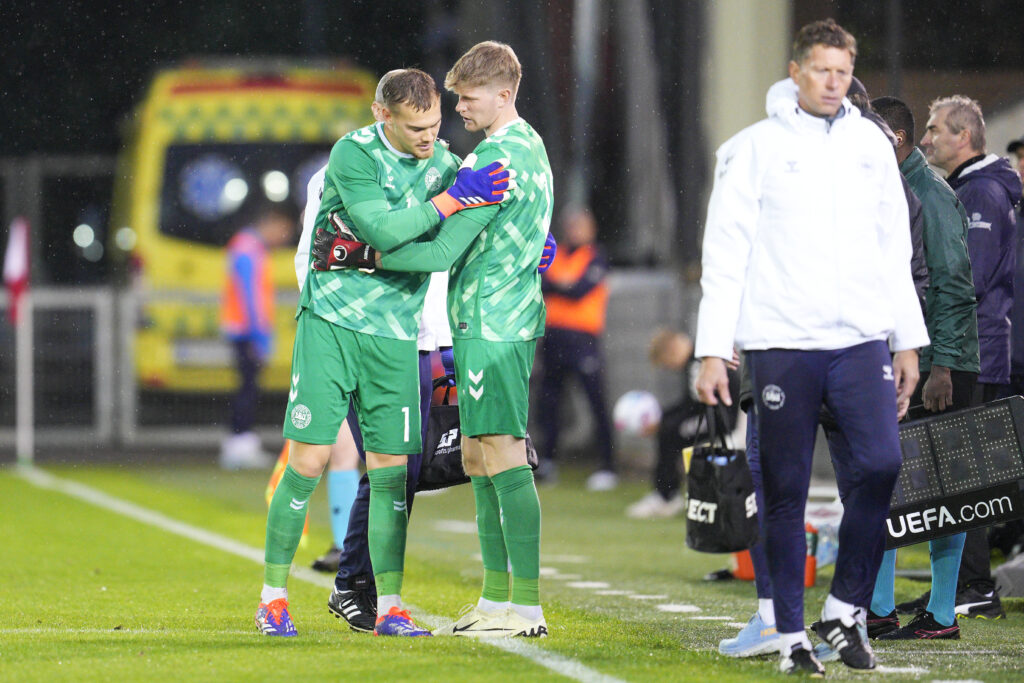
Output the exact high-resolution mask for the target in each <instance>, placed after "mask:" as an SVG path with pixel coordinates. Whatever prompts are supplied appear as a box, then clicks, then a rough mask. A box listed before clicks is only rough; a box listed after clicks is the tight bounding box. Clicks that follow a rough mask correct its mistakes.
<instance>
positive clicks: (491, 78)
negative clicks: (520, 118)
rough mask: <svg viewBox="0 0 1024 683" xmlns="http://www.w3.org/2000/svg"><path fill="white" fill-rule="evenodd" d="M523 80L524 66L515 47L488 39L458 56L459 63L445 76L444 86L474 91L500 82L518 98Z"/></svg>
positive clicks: (451, 88)
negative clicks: (517, 93) (466, 88)
mask: <svg viewBox="0 0 1024 683" xmlns="http://www.w3.org/2000/svg"><path fill="white" fill-rule="evenodd" d="M522 77H523V67H522V66H521V65H520V64H519V58H518V57H516V53H515V52H514V51H513V50H512V48H511V47H509V46H508V45H506V44H505V43H499V42H496V41H493V40H485V41H484V42H482V43H477V44H476V45H474V46H473V47H472V48H470V50H469V52H467V53H466V54H464V55H462V56H461V57H459V61H457V62H455V66H453V67H452V69H451V71H449V72H448V75H447V76H445V78H444V87H445V88H447V89H448V90H454V89H455V88H458V87H470V88H473V87H476V86H480V85H490V84H491V83H497V84H500V85H507V86H509V87H510V88H511V89H512V94H513V95H515V93H516V91H517V90H519V80H520V79H521V78H522Z"/></svg>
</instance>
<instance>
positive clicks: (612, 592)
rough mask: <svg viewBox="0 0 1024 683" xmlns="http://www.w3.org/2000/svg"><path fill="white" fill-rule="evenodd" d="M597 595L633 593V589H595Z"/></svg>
mask: <svg viewBox="0 0 1024 683" xmlns="http://www.w3.org/2000/svg"><path fill="white" fill-rule="evenodd" d="M594 593H595V594H596V595H633V591H630V590H620V589H617V588H613V589H611V590H606V591H594Z"/></svg>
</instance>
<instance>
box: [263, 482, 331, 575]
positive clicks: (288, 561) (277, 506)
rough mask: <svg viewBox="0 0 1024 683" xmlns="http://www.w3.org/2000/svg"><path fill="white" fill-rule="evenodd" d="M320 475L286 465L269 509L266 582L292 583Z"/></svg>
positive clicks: (265, 555)
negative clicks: (291, 574)
mask: <svg viewBox="0 0 1024 683" xmlns="http://www.w3.org/2000/svg"><path fill="white" fill-rule="evenodd" d="M319 481H320V477H319V476H317V477H304V476H302V475H301V474H299V473H298V472H296V471H295V470H294V469H292V466H291V465H288V466H287V467H285V468H284V474H283V475H281V481H280V483H278V485H277V490H276V491H274V497H273V498H272V499H271V501H270V510H268V511H267V540H266V545H265V546H264V548H263V562H264V564H263V583H265V584H267V585H268V586H273V587H274V588H284V587H285V586H286V585H287V584H288V570H289V569H291V566H292V559H293V558H294V557H295V549H296V548H298V547H299V541H300V540H302V528H303V527H304V526H305V525H306V511H307V510H308V509H309V497H310V496H311V495H313V491H314V490H315V489H316V485H317V483H318V482H319Z"/></svg>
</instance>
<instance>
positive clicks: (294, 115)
mask: <svg viewBox="0 0 1024 683" xmlns="http://www.w3.org/2000/svg"><path fill="white" fill-rule="evenodd" d="M375 86H376V78H375V77H374V76H373V75H372V74H370V73H369V72H367V71H364V70H362V69H357V68H352V67H350V66H343V65H325V64H318V65H315V66H308V65H307V66H295V65H281V64H270V65H268V64H260V63H256V62H247V63H243V64H240V65H216V64H195V65H191V66H185V67H182V68H174V69H168V70H165V71H162V72H160V73H158V74H157V76H156V77H155V78H154V80H153V82H152V85H151V86H150V87H149V90H148V92H147V94H146V96H145V98H144V101H143V102H142V103H141V105H140V106H139V107H138V109H137V110H136V112H135V114H134V116H133V119H132V121H131V122H130V134H129V136H128V143H127V145H126V147H125V149H124V151H123V153H122V154H121V156H120V158H119V161H118V171H117V179H116V184H115V194H114V207H113V212H112V215H113V224H112V225H111V231H110V234H111V235H112V239H113V240H114V241H115V244H114V245H112V246H115V247H116V248H115V250H114V251H115V252H116V251H119V250H120V251H122V252H129V253H130V254H131V264H132V273H133V277H132V279H133V286H134V287H135V288H136V292H137V293H138V294H139V301H140V302H141V305H140V308H139V309H138V329H137V332H136V335H135V339H134V358H135V372H136V379H137V381H138V386H139V388H140V389H142V390H147V389H149V390H158V391H172V392H200V393H205V392H223V391H229V390H231V389H232V388H233V387H234V386H235V382H236V378H235V371H234V368H233V360H232V355H231V352H230V347H229V346H228V345H227V344H226V343H225V341H224V340H223V339H222V337H221V334H220V329H219V303H220V294H221V292H222V290H223V285H224V279H225V277H226V254H225V245H226V244H227V242H228V240H229V239H230V238H231V236H232V235H233V234H234V233H235V232H236V231H237V230H238V229H239V228H240V227H242V226H241V224H240V221H241V218H242V216H244V214H245V212H246V209H247V207H251V206H253V205H254V203H256V202H266V201H267V200H269V201H272V202H280V205H283V206H287V207H288V208H289V209H290V210H291V212H292V213H293V215H294V216H295V217H296V220H298V217H299V213H300V212H301V210H302V209H303V208H304V205H305V201H306V184H307V182H308V180H309V178H310V177H311V176H312V175H313V173H314V172H315V171H316V170H317V169H319V168H320V167H321V166H322V165H323V164H325V163H326V162H327V156H328V154H329V152H330V149H331V147H332V145H333V144H334V142H335V141H336V140H337V139H338V138H340V137H341V136H342V135H344V134H345V133H347V132H349V131H350V130H353V129H355V128H358V127H360V126H363V125H366V124H368V123H370V122H371V121H372V115H371V113H370V104H371V102H372V101H373V92H374V88H375ZM297 239H298V229H297V231H296V241H297ZM293 256H294V247H288V248H284V249H279V250H276V251H275V253H274V254H273V255H272V261H273V273H274V283H275V287H276V289H277V292H278V296H277V302H278V305H277V306H276V312H275V323H274V327H275V330H274V331H275V335H274V337H275V340H274V350H273V354H272V357H271V358H270V359H269V360H268V362H267V365H266V367H265V368H264V370H263V375H262V377H261V384H262V386H263V387H264V388H266V389H270V390H285V389H287V386H288V374H289V369H290V364H291V347H292V341H293V339H294V328H295V324H294V320H293V315H294V309H295V302H296V300H297V287H296V282H295V270H294V264H293Z"/></svg>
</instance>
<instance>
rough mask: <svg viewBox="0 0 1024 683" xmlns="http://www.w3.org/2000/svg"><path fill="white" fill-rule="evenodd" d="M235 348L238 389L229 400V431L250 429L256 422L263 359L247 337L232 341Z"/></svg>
mask: <svg viewBox="0 0 1024 683" xmlns="http://www.w3.org/2000/svg"><path fill="white" fill-rule="evenodd" d="M232 346H234V349H235V367H236V368H237V369H238V379H239V384H238V391H237V392H236V393H235V397H234V399H233V400H232V401H231V433H232V434H242V433H244V432H249V431H252V426H253V424H254V423H255V422H256V408H257V407H258V406H259V403H260V387H259V376H260V368H262V367H263V361H262V360H261V359H260V355H259V352H257V350H256V345H255V344H253V343H252V342H251V341H249V340H248V339H235V340H234V341H232Z"/></svg>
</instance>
